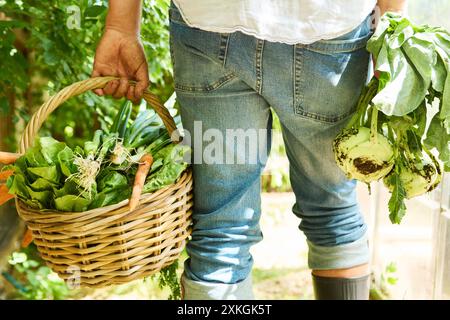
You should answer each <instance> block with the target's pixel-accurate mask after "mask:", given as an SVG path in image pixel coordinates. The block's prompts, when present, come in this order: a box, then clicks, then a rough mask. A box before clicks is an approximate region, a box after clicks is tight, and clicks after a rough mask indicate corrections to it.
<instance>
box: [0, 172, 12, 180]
mask: <svg viewBox="0 0 450 320" xmlns="http://www.w3.org/2000/svg"><path fill="white" fill-rule="evenodd" d="M13 173H14V170H5V171H0V181H2V180H8V178H9V177H10V176H12V175H13Z"/></svg>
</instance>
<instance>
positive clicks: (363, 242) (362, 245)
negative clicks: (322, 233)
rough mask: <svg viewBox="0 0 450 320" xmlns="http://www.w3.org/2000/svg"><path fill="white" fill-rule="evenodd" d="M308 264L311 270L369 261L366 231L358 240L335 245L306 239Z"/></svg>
mask: <svg viewBox="0 0 450 320" xmlns="http://www.w3.org/2000/svg"><path fill="white" fill-rule="evenodd" d="M308 246H309V252H308V265H309V268H310V269H312V270H330V269H346V268H351V267H355V266H358V265H362V264H366V263H368V262H369V243H368V236H367V232H366V233H365V234H364V235H363V236H362V237H361V238H359V239H358V240H356V241H354V242H351V243H346V244H343V245H337V246H326V247H325V246H318V245H315V244H313V243H311V242H310V241H308Z"/></svg>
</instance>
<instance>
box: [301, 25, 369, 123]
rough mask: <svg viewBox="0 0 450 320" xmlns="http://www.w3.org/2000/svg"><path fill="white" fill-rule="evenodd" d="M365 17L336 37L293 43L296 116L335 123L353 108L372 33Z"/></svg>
mask: <svg viewBox="0 0 450 320" xmlns="http://www.w3.org/2000/svg"><path fill="white" fill-rule="evenodd" d="M368 19H369V18H368ZM368 19H366V20H365V21H364V23H362V24H361V25H360V26H359V27H357V28H356V29H354V30H353V31H351V32H350V33H347V34H345V35H343V36H341V37H339V38H335V39H332V40H324V41H319V42H316V43H313V44H311V45H297V46H296V48H295V79H294V82H295V84H294V87H295V92H294V106H295V110H294V111H295V113H296V115H298V116H302V117H305V118H308V119H310V120H312V121H318V122H322V123H336V122H338V121H341V120H343V119H345V118H347V117H348V116H349V115H351V114H352V113H353V112H354V111H355V108H356V104H357V100H358V98H359V95H360V93H361V90H362V87H363V86H364V84H365V83H366V81H367V73H368V67H369V57H370V55H369V53H368V52H367V51H366V50H365V45H366V43H367V40H368V39H369V38H370V36H371V34H372V32H371V30H370V20H368Z"/></svg>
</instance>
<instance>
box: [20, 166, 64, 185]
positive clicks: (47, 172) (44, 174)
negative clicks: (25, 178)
mask: <svg viewBox="0 0 450 320" xmlns="http://www.w3.org/2000/svg"><path fill="white" fill-rule="evenodd" d="M27 172H28V173H30V174H31V176H32V177H34V178H36V179H37V178H44V179H46V180H48V181H50V182H53V183H56V184H58V183H59V178H60V174H59V172H58V169H57V168H56V166H55V165H54V166H49V167H36V168H28V169H27Z"/></svg>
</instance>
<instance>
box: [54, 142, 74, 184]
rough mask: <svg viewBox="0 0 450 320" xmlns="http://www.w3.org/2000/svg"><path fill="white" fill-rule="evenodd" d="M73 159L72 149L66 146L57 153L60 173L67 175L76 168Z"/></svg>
mask: <svg viewBox="0 0 450 320" xmlns="http://www.w3.org/2000/svg"><path fill="white" fill-rule="evenodd" d="M73 159H74V154H73V151H72V149H70V148H69V147H67V146H66V147H65V148H64V149H63V150H61V151H60V152H59V153H58V163H59V167H60V168H61V172H62V174H63V175H64V176H66V177H69V176H70V175H71V174H73V173H75V172H77V170H78V169H77V166H76V165H75V164H74V163H73Z"/></svg>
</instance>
